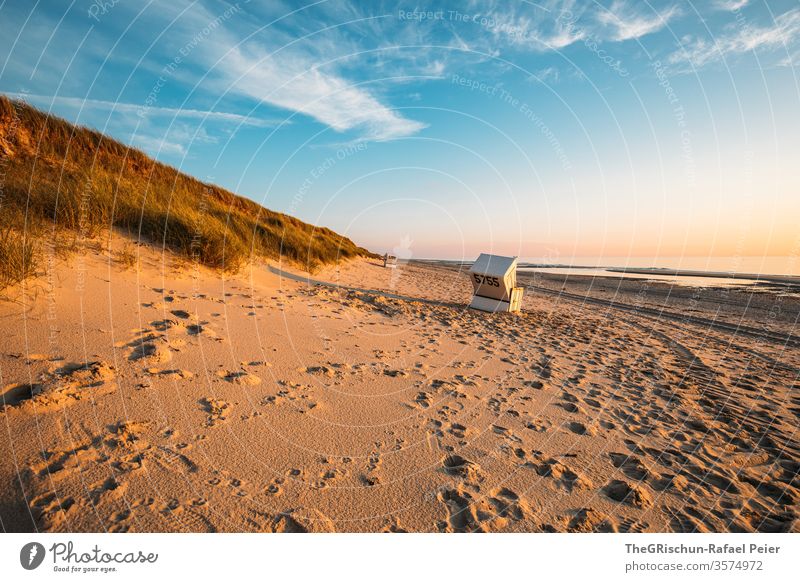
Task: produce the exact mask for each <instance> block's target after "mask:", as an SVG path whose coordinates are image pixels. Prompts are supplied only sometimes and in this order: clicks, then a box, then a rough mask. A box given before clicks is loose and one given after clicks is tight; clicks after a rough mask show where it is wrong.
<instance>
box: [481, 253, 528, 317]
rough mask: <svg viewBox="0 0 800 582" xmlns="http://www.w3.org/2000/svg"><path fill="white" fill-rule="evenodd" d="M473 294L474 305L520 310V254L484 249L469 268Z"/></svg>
mask: <svg viewBox="0 0 800 582" xmlns="http://www.w3.org/2000/svg"><path fill="white" fill-rule="evenodd" d="M469 276H470V279H471V280H472V287H473V289H474V295H473V297H472V303H470V304H469V306H470V307H472V308H473V309H480V310H481V311H490V312H495V311H519V309H520V304H521V303H522V287H517V286H516V285H517V257H502V256H500V255H487V254H485V253H481V255H480V256H479V257H478V258H477V260H476V261H475V263H474V264H473V265H472V267H471V268H470V270H469Z"/></svg>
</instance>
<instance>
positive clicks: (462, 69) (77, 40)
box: [0, 0, 800, 263]
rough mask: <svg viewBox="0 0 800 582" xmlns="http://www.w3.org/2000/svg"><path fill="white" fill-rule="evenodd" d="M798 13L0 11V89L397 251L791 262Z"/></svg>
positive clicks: (578, 3) (236, 7)
mask: <svg viewBox="0 0 800 582" xmlns="http://www.w3.org/2000/svg"><path fill="white" fill-rule="evenodd" d="M798 62H800V4H798V2H797V0H792V1H780V0H776V1H770V2H764V1H763V0H762V1H758V0H749V1H748V0H706V1H703V2H684V1H679V0H675V1H665V2H661V1H659V2H648V1H636V2H634V1H632V0H610V1H603V2H596V1H583V0H575V1H567V2H549V1H542V2H527V1H520V0H505V1H482V2H470V1H461V2H417V3H412V2H409V3H404V2H402V1H401V2H379V1H374V2H366V1H364V2H345V1H340V0H321V1H318V2H280V1H272V0H271V1H269V2H256V1H251V2H246V1H244V0H242V1H239V2H232V3H231V2H221V1H215V0H197V1H186V0H170V1H168V2H166V1H160V0H159V1H151V2H132V1H130V0H93V1H91V2H90V1H85V0H74V1H72V2H64V1H53V2H50V1H38V2H34V1H31V2H27V1H21V0H12V1H9V0H6V1H5V2H2V4H0V92H2V93H5V94H8V95H11V96H13V97H16V98H21V99H24V100H25V101H27V102H29V103H31V104H33V105H35V106H37V107H39V108H40V109H44V110H47V111H50V112H52V113H54V114H56V115H59V116H62V117H65V118H66V119H69V120H70V121H73V122H78V123H80V124H83V125H86V126H89V127H92V128H95V129H98V130H100V131H102V132H104V133H106V134H108V135H111V136H113V137H114V138H116V139H118V140H121V141H123V142H124V143H127V144H130V145H133V146H135V147H137V148H140V149H142V150H143V151H145V152H146V153H148V154H150V155H152V156H154V157H156V158H157V159H159V160H161V161H163V162H165V163H168V164H170V165H172V166H175V167H177V168H179V169H180V170H182V171H184V172H187V173H189V174H192V175H194V176H197V177H198V178H200V179H202V180H206V181H209V182H213V183H216V184H219V185H221V186H223V187H225V188H228V189H230V190H232V191H234V192H236V193H238V194H241V195H243V196H247V197H249V198H251V199H253V200H255V201H257V202H259V203H261V204H263V205H264V206H266V207H268V208H271V209H274V210H278V211H281V212H286V213H288V214H292V215H295V216H297V217H299V218H301V219H303V220H305V221H308V222H311V223H314V224H318V225H322V226H327V227H329V228H332V229H334V230H336V231H337V232H339V233H341V234H344V235H346V236H349V237H350V238H352V239H353V240H354V241H356V242H357V243H358V244H361V245H363V246H365V247H367V248H369V249H371V250H374V251H378V252H384V251H389V252H394V253H395V254H398V255H400V256H403V257H406V258H450V259H472V258H474V256H476V255H477V254H478V253H479V252H493V253H497V254H506V255H516V256H521V257H528V258H536V259H542V260H547V261H548V262H556V263H557V262H567V261H568V260H569V259H570V258H572V257H587V256H591V257H611V256H613V257H619V256H627V257H667V256H670V257H674V256H686V257H715V256H736V257H754V256H755V257H761V256H765V255H775V256H790V257H798V256H800V228H798V223H800V167H799V166H800V165H799V164H798V154H800V114H799V113H798V112H799V111H800V107H799V106H800V83H799V82H798V74H797V69H796V68H795V63H798Z"/></svg>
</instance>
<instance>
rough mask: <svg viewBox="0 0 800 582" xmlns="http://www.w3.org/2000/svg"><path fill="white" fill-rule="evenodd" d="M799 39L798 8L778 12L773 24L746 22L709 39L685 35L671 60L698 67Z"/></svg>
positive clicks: (782, 46)
mask: <svg viewBox="0 0 800 582" xmlns="http://www.w3.org/2000/svg"><path fill="white" fill-rule="evenodd" d="M799 39H800V8H795V9H793V10H790V11H788V12H785V13H783V14H781V15H779V16H777V17H776V18H775V20H774V22H773V24H772V26H755V25H747V26H744V27H742V28H739V29H736V30H735V31H733V32H728V33H727V34H723V35H720V36H717V37H715V38H713V39H711V40H708V39H705V38H702V37H696V36H685V37H684V38H683V39H682V46H681V48H680V49H679V50H677V51H675V52H674V53H673V54H672V55H670V57H669V60H670V62H671V63H673V64H685V65H691V66H693V67H695V68H701V67H703V66H706V65H708V64H711V63H714V62H717V61H721V60H723V59H725V58H727V57H728V56H730V55H737V54H743V53H747V52H751V51H761V50H775V49H780V48H783V49H785V50H788V49H789V48H791V47H792V46H794V44H795V43H796V41H797V40H799Z"/></svg>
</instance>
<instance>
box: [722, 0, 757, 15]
mask: <svg viewBox="0 0 800 582" xmlns="http://www.w3.org/2000/svg"><path fill="white" fill-rule="evenodd" d="M749 3H750V0H715V1H714V7H715V8H717V9H719V10H727V11H730V12H733V11H734V10H739V9H741V8H744V7H745V6H747V5H748V4H749Z"/></svg>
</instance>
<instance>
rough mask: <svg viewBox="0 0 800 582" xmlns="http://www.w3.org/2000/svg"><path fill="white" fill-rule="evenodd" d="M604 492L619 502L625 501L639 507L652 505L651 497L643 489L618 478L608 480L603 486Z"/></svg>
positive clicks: (643, 507) (644, 507)
mask: <svg viewBox="0 0 800 582" xmlns="http://www.w3.org/2000/svg"><path fill="white" fill-rule="evenodd" d="M604 492H605V494H606V495H607V496H608V498H609V499H613V500H614V501H617V502H619V503H627V504H628V505H632V506H633V507H638V508H639V509H646V508H648V507H652V505H653V498H652V497H651V496H650V494H649V493H648V492H647V491H646V490H645V489H643V488H641V487H637V486H636V485H631V484H630V483H628V482H626V481H622V480H620V479H614V480H613V481H611V482H609V483H608V485H606V486H605V488H604Z"/></svg>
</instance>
